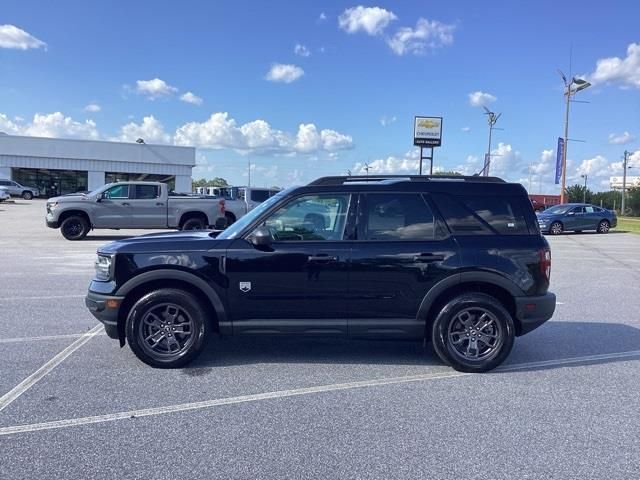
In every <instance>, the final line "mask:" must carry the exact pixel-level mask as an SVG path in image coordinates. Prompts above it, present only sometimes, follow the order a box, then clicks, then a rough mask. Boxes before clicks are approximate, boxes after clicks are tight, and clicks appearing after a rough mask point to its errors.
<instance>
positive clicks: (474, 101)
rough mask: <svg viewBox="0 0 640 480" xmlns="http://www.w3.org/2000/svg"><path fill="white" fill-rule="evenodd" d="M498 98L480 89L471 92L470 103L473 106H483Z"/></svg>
mask: <svg viewBox="0 0 640 480" xmlns="http://www.w3.org/2000/svg"><path fill="white" fill-rule="evenodd" d="M497 99H498V98H497V97H495V96H493V95H491V94H490V93H485V92H481V91H480V90H478V91H475V92H471V93H470V94H469V105H471V106H472V107H482V106H483V105H489V104H491V103H493V102H495V101H496V100H497Z"/></svg>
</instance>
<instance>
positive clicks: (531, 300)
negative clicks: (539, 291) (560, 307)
mask: <svg viewBox="0 0 640 480" xmlns="http://www.w3.org/2000/svg"><path fill="white" fill-rule="evenodd" d="M515 301H516V319H517V320H518V321H519V323H520V329H519V331H518V336H520V335H524V334H525V333H529V332H530V331H532V330H535V329H536V328H538V327H539V326H540V325H542V324H543V323H544V322H546V321H547V320H549V319H550V318H551V317H552V316H553V312H554V311H555V309H556V296H555V295H554V294H553V293H551V292H547V293H546V294H544V295H538V296H535V297H515Z"/></svg>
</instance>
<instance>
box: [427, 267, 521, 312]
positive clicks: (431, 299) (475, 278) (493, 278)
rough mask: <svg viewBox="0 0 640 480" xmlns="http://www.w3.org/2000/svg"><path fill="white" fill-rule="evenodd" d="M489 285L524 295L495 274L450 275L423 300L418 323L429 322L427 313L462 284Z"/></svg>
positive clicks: (512, 293) (511, 293)
mask: <svg viewBox="0 0 640 480" xmlns="http://www.w3.org/2000/svg"><path fill="white" fill-rule="evenodd" d="M472 282H475V283H488V284H491V285H495V286H496V287H500V288H502V289H504V290H506V291H507V292H509V294H510V295H512V296H514V297H520V296H522V295H524V292H523V291H522V290H520V289H519V288H518V286H517V285H516V284H515V283H513V282H512V281H511V280H509V279H507V278H505V277H503V276H502V275H499V274H497V273H493V272H461V273H457V274H454V275H450V276H448V277H446V278H444V279H442V280H440V281H439V282H438V283H436V284H435V285H434V286H433V287H432V288H431V289H430V290H429V292H427V294H426V295H425V296H424V298H423V299H422V302H421V303H420V308H418V315H417V320H418V321H427V320H428V318H427V313H429V310H430V309H431V307H432V306H433V304H434V303H435V302H436V301H437V300H438V298H440V295H442V294H443V293H444V292H446V291H447V290H449V289H450V288H453V287H455V286H457V285H460V284H462V283H472Z"/></svg>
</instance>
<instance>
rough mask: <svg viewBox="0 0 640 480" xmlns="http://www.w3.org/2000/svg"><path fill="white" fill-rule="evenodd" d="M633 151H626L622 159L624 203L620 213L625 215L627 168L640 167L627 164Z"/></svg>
mask: <svg viewBox="0 0 640 480" xmlns="http://www.w3.org/2000/svg"><path fill="white" fill-rule="evenodd" d="M629 155H631V152H628V151H626V150H625V151H624V160H623V161H622V204H621V205H620V215H624V204H625V198H626V196H627V168H638V167H632V166H631V165H627V163H628V162H629Z"/></svg>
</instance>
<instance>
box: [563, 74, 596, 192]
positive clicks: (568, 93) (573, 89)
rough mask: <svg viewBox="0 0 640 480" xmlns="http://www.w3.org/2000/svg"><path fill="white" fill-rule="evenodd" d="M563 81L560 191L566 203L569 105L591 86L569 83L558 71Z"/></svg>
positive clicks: (575, 82)
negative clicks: (564, 98)
mask: <svg viewBox="0 0 640 480" xmlns="http://www.w3.org/2000/svg"><path fill="white" fill-rule="evenodd" d="M558 73H560V76H561V77H562V81H563V82H564V95H565V97H567V100H566V107H565V108H566V110H565V115H564V149H563V152H562V186H561V189H560V203H564V200H565V193H564V191H565V188H566V185H567V147H568V144H567V142H568V141H569V104H570V103H571V97H572V96H573V95H575V94H576V93H578V92H579V91H580V90H584V89H585V88H589V87H590V86H591V84H590V83H589V82H587V81H586V80H583V79H581V78H576V77H573V78H572V79H571V82H569V81H567V77H566V76H565V75H564V73H562V72H561V71H560V70H558Z"/></svg>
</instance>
